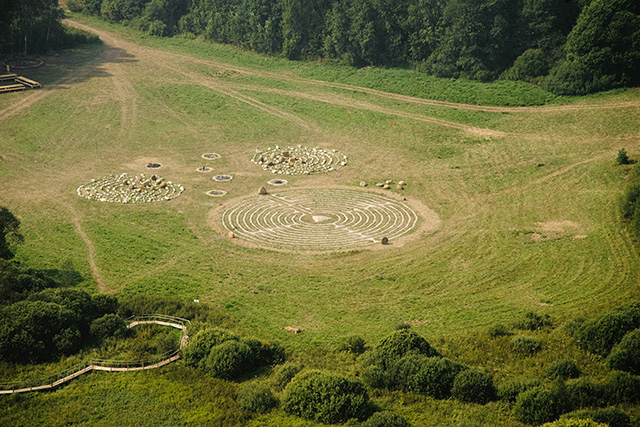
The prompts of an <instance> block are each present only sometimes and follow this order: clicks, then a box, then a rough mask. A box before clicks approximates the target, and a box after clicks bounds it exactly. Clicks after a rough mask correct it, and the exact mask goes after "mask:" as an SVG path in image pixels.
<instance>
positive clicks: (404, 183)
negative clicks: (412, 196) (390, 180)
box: [398, 181, 407, 185]
mask: <svg viewBox="0 0 640 427" xmlns="http://www.w3.org/2000/svg"><path fill="white" fill-rule="evenodd" d="M398 184H400V185H407V183H406V182H404V181H400V182H398Z"/></svg>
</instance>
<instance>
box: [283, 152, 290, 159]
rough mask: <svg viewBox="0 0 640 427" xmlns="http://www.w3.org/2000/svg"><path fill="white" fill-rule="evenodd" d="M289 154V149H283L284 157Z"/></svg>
mask: <svg viewBox="0 0 640 427" xmlns="http://www.w3.org/2000/svg"><path fill="white" fill-rule="evenodd" d="M289 154H290V153H289V151H287V150H285V151H283V152H282V155H283V156H284V157H289Z"/></svg>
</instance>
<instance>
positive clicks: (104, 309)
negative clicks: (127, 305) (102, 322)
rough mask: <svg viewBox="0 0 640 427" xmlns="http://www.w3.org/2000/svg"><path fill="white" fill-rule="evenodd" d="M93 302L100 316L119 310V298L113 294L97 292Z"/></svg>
mask: <svg viewBox="0 0 640 427" xmlns="http://www.w3.org/2000/svg"><path fill="white" fill-rule="evenodd" d="M92 298H93V303H94V304H95V305H96V312H97V313H98V316H104V315H105V314H109V313H116V312H117V311H118V298H117V297H114V296H112V295H105V294H97V295H94V296H93V297H92Z"/></svg>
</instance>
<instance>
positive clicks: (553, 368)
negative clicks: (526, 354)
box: [544, 359, 580, 380]
mask: <svg viewBox="0 0 640 427" xmlns="http://www.w3.org/2000/svg"><path fill="white" fill-rule="evenodd" d="M544 376H545V377H547V378H550V379H556V378H561V379H563V380H567V379H569V378H578V377H579V376H580V369H578V367H577V366H576V364H575V362H574V361H573V360H568V359H562V360H556V361H555V362H553V363H552V364H551V365H549V366H548V367H547V368H546V369H545V370H544Z"/></svg>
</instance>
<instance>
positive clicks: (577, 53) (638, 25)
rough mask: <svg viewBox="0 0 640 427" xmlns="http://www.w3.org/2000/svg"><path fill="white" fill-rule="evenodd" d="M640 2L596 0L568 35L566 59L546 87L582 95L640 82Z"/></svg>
mask: <svg viewBox="0 0 640 427" xmlns="http://www.w3.org/2000/svg"><path fill="white" fill-rule="evenodd" d="M639 40H640V4H639V3H638V2H637V1H636V0H594V1H592V2H591V3H589V5H588V6H587V7H585V8H584V10H583V11H582V13H581V14H580V17H579V18H578V22H577V23H576V25H575V27H574V28H573V29H572V30H571V33H570V34H569V35H568V37H567V44H566V52H567V58H566V61H565V62H564V63H562V64H561V65H560V66H559V67H558V68H557V69H555V70H554V71H553V72H552V73H551V75H550V77H549V79H548V82H547V87H548V88H549V89H550V90H551V91H553V92H555V93H559V94H571V95H582V94H586V93H589V92H594V91H598V90H605V89H611V88H614V87H619V86H626V85H634V84H637V83H638V82H640V76H639V75H638V72H637V70H638V69H640V43H639Z"/></svg>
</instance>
